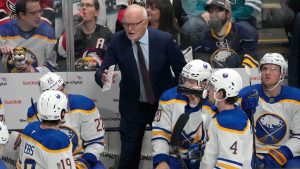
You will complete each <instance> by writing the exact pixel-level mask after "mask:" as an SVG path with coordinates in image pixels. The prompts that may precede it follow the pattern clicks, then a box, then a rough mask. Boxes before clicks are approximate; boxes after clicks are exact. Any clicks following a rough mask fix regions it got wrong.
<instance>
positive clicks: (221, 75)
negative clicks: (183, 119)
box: [200, 68, 253, 169]
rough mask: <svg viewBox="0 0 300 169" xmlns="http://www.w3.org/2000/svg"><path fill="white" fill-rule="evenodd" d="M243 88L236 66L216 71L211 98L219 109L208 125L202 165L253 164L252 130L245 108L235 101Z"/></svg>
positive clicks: (203, 167)
mask: <svg viewBox="0 0 300 169" xmlns="http://www.w3.org/2000/svg"><path fill="white" fill-rule="evenodd" d="M240 89H242V78H241V76H240V75H239V73H238V72H236V71H235V70H233V69H228V68H226V69H220V70H217V71H216V72H214V73H213V74H212V77H211V79H210V84H209V87H208V91H209V92H208V98H209V101H210V102H211V103H214V104H215V105H216V106H217V108H218V111H219V113H218V114H217V115H216V116H215V117H214V118H213V119H212V121H211V123H210V126H209V128H208V137H209V140H208V143H207V144H206V148H205V151H204V156H203V158H202V161H201V164H200V169H212V168H245V169H246V168H247V169H250V168H251V159H252V150H253V148H252V132H251V129H250V121H249V120H248V118H247V116H246V114H245V112H244V111H243V110H242V109H240V107H238V106H236V105H235V102H236V101H237V100H238V97H237V96H238V93H239V91H240Z"/></svg>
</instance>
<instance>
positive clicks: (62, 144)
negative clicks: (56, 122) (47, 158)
mask: <svg viewBox="0 0 300 169" xmlns="http://www.w3.org/2000/svg"><path fill="white" fill-rule="evenodd" d="M31 138H32V139H33V140H34V142H35V143H36V144H37V145H38V146H39V147H40V148H42V149H44V150H45V151H47V152H49V151H50V152H54V153H55V152H59V151H64V150H67V149H69V148H71V145H72V144H71V142H70V139H69V137H68V136H67V135H66V134H65V133H63V132H61V131H59V130H54V129H42V130H40V131H38V132H35V133H33V134H32V137H31Z"/></svg>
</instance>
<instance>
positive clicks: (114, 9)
mask: <svg viewBox="0 0 300 169" xmlns="http://www.w3.org/2000/svg"><path fill="white" fill-rule="evenodd" d="M117 1H118V0H105V4H106V25H107V27H109V29H110V30H111V32H113V33H115V30H116V22H117V18H118V12H119V9H118V6H117Z"/></svg>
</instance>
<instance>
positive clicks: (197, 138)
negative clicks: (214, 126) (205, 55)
mask: <svg viewBox="0 0 300 169" xmlns="http://www.w3.org/2000/svg"><path fill="white" fill-rule="evenodd" d="M211 71H212V70H211V66H210V64H208V63H206V62H203V61H202V60H193V61H190V62H189V63H188V64H186V65H185V67H184V68H183V70H182V72H181V75H180V80H179V85H178V86H177V87H174V88H171V89H169V90H167V91H165V92H164V93H163V95H162V96H161V98H160V101H159V107H158V110H157V113H156V115H155V118H154V121H153V124H152V126H153V129H152V146H153V150H154V152H153V165H154V167H155V168H156V169H165V168H170V169H181V168H182V165H185V166H186V167H188V168H189V169H196V168H197V169H198V168H199V160H200V151H201V150H200V149H201V147H202V146H201V144H204V142H205V140H206V125H207V124H208V123H209V121H210V119H211V117H212V116H213V115H214V113H215V112H214V111H213V110H212V109H211V108H210V105H209V103H208V101H207V100H206V94H207V92H204V91H205V89H206V86H207V81H208V79H209V78H210V76H211ZM183 114H186V115H188V116H189V120H188V121H187V122H186V124H182V125H183V126H182V127H184V128H183V129H181V131H175V130H176V129H175V130H174V128H176V127H174V126H176V125H178V124H177V123H181V122H182V121H181V118H180V116H182V115H183ZM178 130H180V129H178ZM176 133H180V134H179V136H180V137H183V138H184V139H182V140H180V141H179V142H180V145H172V142H173V141H172V139H174V138H173V137H176V136H175V135H177V136H178V134H176ZM177 139H178V138H177ZM175 146H179V151H180V152H179V156H178V154H176V152H175V150H174V147H175ZM183 161H184V162H183Z"/></svg>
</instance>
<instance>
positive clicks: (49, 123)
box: [42, 120, 60, 126]
mask: <svg viewBox="0 0 300 169" xmlns="http://www.w3.org/2000/svg"><path fill="white" fill-rule="evenodd" d="M42 121H43V122H42V123H43V124H45V125H47V126H57V125H59V123H60V120H42Z"/></svg>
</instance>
